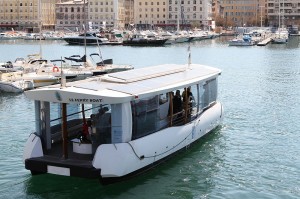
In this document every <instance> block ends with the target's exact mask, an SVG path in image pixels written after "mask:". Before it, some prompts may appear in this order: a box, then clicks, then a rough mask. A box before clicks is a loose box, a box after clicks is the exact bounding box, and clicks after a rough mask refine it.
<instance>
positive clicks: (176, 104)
mask: <svg viewBox="0 0 300 199" xmlns="http://www.w3.org/2000/svg"><path fill="white" fill-rule="evenodd" d="M180 111H182V99H181V95H180V91H179V90H177V91H176V93H175V96H174V98H173V114H175V113H178V112H180Z"/></svg>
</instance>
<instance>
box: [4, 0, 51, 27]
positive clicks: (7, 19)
mask: <svg viewBox="0 0 300 199" xmlns="http://www.w3.org/2000/svg"><path fill="white" fill-rule="evenodd" d="M55 2H56V0H1V1H0V30H3V31H4V30H12V29H13V30H23V31H27V32H39V31H40V29H48V28H53V27H54V25H55V23H54V22H55V15H54V5H55Z"/></svg>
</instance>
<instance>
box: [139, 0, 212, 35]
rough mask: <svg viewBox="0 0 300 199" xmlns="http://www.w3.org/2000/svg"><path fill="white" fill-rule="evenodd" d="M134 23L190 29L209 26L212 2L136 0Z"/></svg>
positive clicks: (148, 26)
mask: <svg viewBox="0 0 300 199" xmlns="http://www.w3.org/2000/svg"><path fill="white" fill-rule="evenodd" d="M134 15H135V17H134V23H135V24H136V26H137V27H141V28H152V27H153V26H155V27H157V26H158V27H164V28H167V29H173V30H177V29H181V30H182V29H190V28H191V27H199V28H200V27H202V28H203V27H209V26H210V24H211V20H212V2H211V1H208V0H162V1H159V0H156V1H154V0H152V1H148V0H135V1H134Z"/></svg>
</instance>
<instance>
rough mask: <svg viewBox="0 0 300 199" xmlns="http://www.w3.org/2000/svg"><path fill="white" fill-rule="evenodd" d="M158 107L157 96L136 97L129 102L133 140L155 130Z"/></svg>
mask: <svg viewBox="0 0 300 199" xmlns="http://www.w3.org/2000/svg"><path fill="white" fill-rule="evenodd" d="M158 109H159V100H158V96H154V97H150V98H144V99H138V100H134V101H132V102H131V110H132V124H133V125H132V139H133V140H134V139H137V138H140V137H143V136H146V135H149V134H151V133H154V132H155V131H156V129H157V116H158Z"/></svg>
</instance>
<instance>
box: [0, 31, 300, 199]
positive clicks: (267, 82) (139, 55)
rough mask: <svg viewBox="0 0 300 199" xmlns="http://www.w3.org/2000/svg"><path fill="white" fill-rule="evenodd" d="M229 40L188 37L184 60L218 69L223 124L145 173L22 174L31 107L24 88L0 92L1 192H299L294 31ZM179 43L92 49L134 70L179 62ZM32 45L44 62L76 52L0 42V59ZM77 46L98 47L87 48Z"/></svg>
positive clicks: (185, 196)
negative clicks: (285, 37)
mask: <svg viewBox="0 0 300 199" xmlns="http://www.w3.org/2000/svg"><path fill="white" fill-rule="evenodd" d="M228 39H229V38H226V37H220V38H216V39H213V40H203V41H197V42H193V43H191V44H190V49H191V61H192V63H198V64H204V65H209V66H213V67H217V68H220V69H221V70H222V75H221V76H220V78H219V96H218V99H219V100H220V101H221V102H222V103H223V106H224V110H225V115H224V121H223V124H222V125H221V126H220V127H219V128H218V129H216V130H214V131H213V132H211V133H210V134H209V135H207V136H205V137H204V138H202V139H201V140H200V141H199V142H197V143H196V144H195V145H192V146H190V147H189V148H187V149H186V150H185V151H184V152H182V153H180V154H178V155H177V156H175V157H174V158H172V159H170V160H169V161H167V162H166V163H164V164H162V165H160V166H158V167H156V168H155V169H153V170H151V171H149V172H147V173H146V174H143V175H140V176H138V177H136V178H133V179H131V180H128V181H125V182H121V183H117V184H112V185H109V186H103V185H100V184H99V182H98V180H86V179H80V178H75V177H64V176H56V175H50V174H45V175H37V176H31V174H30V171H28V170H26V169H25V168H24V164H23V162H22V155H23V147H24V144H25V142H26V140H27V138H28V136H29V134H30V133H32V132H34V128H35V125H34V110H33V108H34V104H33V102H32V101H30V100H29V99H27V98H26V96H25V95H24V94H4V93H0V134H1V141H0V160H1V161H0V198H34V199H40V198H43V199H44V198H57V199H58V198H72V199H75V198H105V199H110V198H116V199H124V198H130V199H141V198H145V199H148V198H163V199H167V198H180V199H190V198H193V199H198V198H199V199H201V198H220V199H224V198H228V199H235V198H236V199H240V198H243V199H247V198H251V199H252V198H260V199H264V198H269V199H276V198H278V199H279V198H280V199H282V198H300V183H299V182H300V174H299V171H300V156H299V151H300V144H299V143H300V122H299V118H300V48H299V39H300V38H299V37H292V38H291V39H290V41H289V42H288V44H283V45H278V44H277V45H275V44H269V45H267V46H264V47H259V46H250V47H233V46H232V47H229V46H228ZM188 46H189V44H188V43H184V44H175V45H169V46H163V47H125V46H101V47H100V49H101V53H102V56H103V58H104V59H109V58H113V60H114V63H115V64H131V65H132V66H134V67H135V68H141V67H147V66H151V65H158V64H167V63H175V64H185V63H187V62H188V50H187V49H188ZM40 49H41V50H42V55H43V57H44V58H46V59H59V58H61V57H69V56H71V55H76V54H79V55H83V54H84V52H85V50H84V47H82V46H70V45H67V44H66V43H65V42H64V41H41V43H39V41H22V40H12V41H0V62H5V61H14V60H15V59H16V58H17V57H26V56H27V55H28V54H35V53H38V52H40ZM86 51H87V54H90V53H95V52H96V53H97V52H99V49H98V47H96V46H88V47H87V48H86ZM153 145H154V146H155V143H153ZM120 166H122V165H120Z"/></svg>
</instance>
